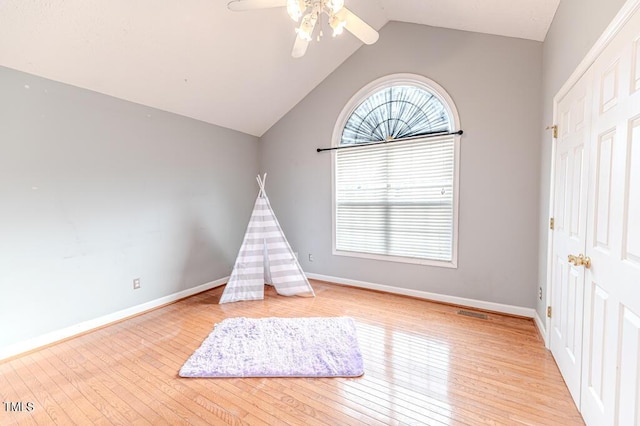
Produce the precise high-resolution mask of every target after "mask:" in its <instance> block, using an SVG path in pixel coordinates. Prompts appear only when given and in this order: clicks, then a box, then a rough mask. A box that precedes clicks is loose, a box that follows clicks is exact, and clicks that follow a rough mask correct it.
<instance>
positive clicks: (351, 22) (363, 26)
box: [336, 7, 380, 44]
mask: <svg viewBox="0 0 640 426" xmlns="http://www.w3.org/2000/svg"><path fill="white" fill-rule="evenodd" d="M336 15H337V16H338V18H340V19H342V20H344V21H345V22H346V25H345V28H346V29H347V31H349V32H350V33H351V34H353V35H354V36H356V37H358V38H359V39H360V40H362V42H363V43H365V44H373V43H375V42H376V41H378V37H380V35H379V34H378V32H377V31H376V30H374V29H373V27H372V26H371V25H369V24H367V23H366V22H364V21H363V20H362V19H360V18H359V17H358V16H357V15H356V14H355V13H353V12H352V11H350V10H349V9H347V8H346V7H343V8H342V9H340V10H339V11H338V13H336Z"/></svg>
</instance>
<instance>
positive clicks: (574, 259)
mask: <svg viewBox="0 0 640 426" xmlns="http://www.w3.org/2000/svg"><path fill="white" fill-rule="evenodd" d="M568 260H569V263H573V264H574V265H575V266H584V267H585V268H587V269H589V268H591V258H590V257H588V256H587V257H585V256H584V254H579V255H578V256H574V255H572V254H570V255H569V256H568Z"/></svg>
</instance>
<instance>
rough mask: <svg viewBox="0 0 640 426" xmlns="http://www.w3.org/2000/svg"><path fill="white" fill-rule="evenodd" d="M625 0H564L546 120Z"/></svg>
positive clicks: (556, 24)
mask: <svg viewBox="0 0 640 426" xmlns="http://www.w3.org/2000/svg"><path fill="white" fill-rule="evenodd" d="M623 4H624V0H562V1H561V2H560V6H559V7H558V10H557V12H556V15H555V17H554V19H553V23H552V24H551V28H550V29H549V32H548V33H547V38H546V39H545V42H544V45H543V68H542V80H543V83H542V93H543V98H542V99H543V104H542V123H541V124H540V127H541V128H544V127H546V126H548V125H550V124H551V123H552V122H553V97H554V96H555V95H556V93H558V91H559V90H560V88H561V87H562V85H563V84H564V83H565V82H566V81H567V79H568V78H569V76H570V75H571V73H573V71H574V70H575V69H576V67H577V66H578V64H579V63H580V61H582V59H583V58H584V56H585V55H586V54H587V52H588V51H589V49H591V47H592V46H593V44H594V43H595V42H596V40H598V38H599V37H600V35H601V34H602V32H603V31H604V30H605V28H606V27H607V25H609V23H610V22H611V20H612V19H613V18H614V16H615V15H616V13H617V12H618V11H619V10H620V8H621V7H622V5H623ZM551 144H552V141H551V134H550V133H549V132H545V133H544V135H543V137H542V139H541V146H540V156H541V157H540V158H541V163H540V223H539V237H538V240H539V247H540V254H539V262H538V279H539V282H540V285H541V286H542V287H543V291H542V294H543V298H542V300H539V301H538V305H537V311H538V314H539V315H540V316H541V318H544V315H546V314H545V311H546V306H547V301H546V291H547V290H546V284H547V283H546V276H547V272H546V271H547V269H546V268H547V242H548V241H547V235H548V221H549V178H550V168H551Z"/></svg>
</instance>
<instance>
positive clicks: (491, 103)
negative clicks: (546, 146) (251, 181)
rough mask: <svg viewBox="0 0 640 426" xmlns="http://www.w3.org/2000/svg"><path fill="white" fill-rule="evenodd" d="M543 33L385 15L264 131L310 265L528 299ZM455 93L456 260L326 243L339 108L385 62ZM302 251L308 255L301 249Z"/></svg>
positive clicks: (263, 148)
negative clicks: (356, 252) (404, 260)
mask: <svg viewBox="0 0 640 426" xmlns="http://www.w3.org/2000/svg"><path fill="white" fill-rule="evenodd" d="M541 64H542V44H541V43H538V42H533V41H525V40H520V39H514V38H506V37H498V36H489V35H483V34H476V33H471V32H464V31H454V30H447V29H441V28H433V27H425V26H419V25H414V24H405V23H398V22H391V23H389V24H387V25H386V26H385V27H384V28H383V29H382V31H381V34H380V40H379V41H378V42H377V43H376V44H375V45H372V46H368V47H363V48H361V49H360V50H358V51H357V52H356V53H355V54H354V55H352V56H351V57H350V58H349V59H347V60H346V61H345V62H344V63H343V64H342V65H341V66H340V67H339V68H338V69H337V70H336V71H335V72H334V73H332V74H331V75H330V76H329V77H328V78H327V79H326V80H324V81H323V82H322V83H321V84H320V85H319V86H318V87H317V88H316V89H315V90H314V91H313V92H311V93H310V94H309V95H308V96H307V97H306V98H305V99H304V100H303V101H301V102H300V103H299V104H298V105H297V106H296V107H295V108H293V110H291V111H290V112H289V113H288V114H287V115H286V116H285V117H284V118H283V119H282V120H280V121H279V122H278V123H277V124H276V125H274V126H273V127H272V128H271V129H270V130H269V131H268V132H267V133H266V134H265V135H263V137H262V138H261V140H260V166H261V169H262V171H264V172H268V174H269V177H268V178H267V184H268V188H269V197H270V199H271V204H272V206H273V208H274V210H275V213H276V215H277V216H278V218H279V220H280V222H281V225H282V227H283V228H284V231H285V233H286V234H287V238H288V239H289V242H290V243H291V245H292V246H293V247H294V250H297V251H299V252H300V259H301V263H302V267H303V269H304V270H305V271H307V272H314V273H319V274H324V275H330V276H336V277H341V278H348V279H355V280H363V281H368V282H373V283H379V284H385V285H389V286H396V287H403V288H407V289H415V290H422V291H428V292H436V293H441V294H447V295H453V296H459V297H468V298H473V299H479V300H484V301H490V302H497V303H505V304H511V305H516V306H523V307H530V308H533V307H534V306H535V300H536V288H537V285H536V277H537V266H538V265H537V262H536V259H537V257H538V247H537V240H538V210H539V206H538V202H539V192H540V189H539V181H540V176H539V173H540V164H539V158H540V153H539V141H540V138H541V131H540V125H539V123H540V120H541V116H540V104H541V102H542V98H541V97H540V93H541V88H542V77H541ZM400 72H410V73H416V74H422V75H424V76H426V77H428V78H430V79H432V80H434V81H436V82H437V83H439V84H440V85H441V86H443V87H444V89H445V90H447V91H448V93H449V94H450V95H451V96H452V98H453V100H454V102H455V103H456V106H457V108H458V112H459V114H460V118H461V125H462V126H461V127H462V129H463V130H464V132H465V134H464V136H463V138H462V148H461V173H460V226H459V235H460V237H459V259H458V269H446V268H438V267H428V266H420V265H411V264H401V263H394V262H384V261H375V260H368V259H359V258H353V257H343V256H334V255H332V253H331V163H330V161H331V155H330V154H328V153H322V154H318V153H316V151H315V149H316V148H318V147H327V146H330V145H331V135H332V132H333V128H334V125H335V123H336V120H337V118H338V115H339V114H340V111H341V110H342V108H343V107H344V105H345V104H346V103H347V101H348V100H349V99H350V98H351V96H353V94H354V93H355V92H357V91H358V90H359V89H360V88H361V87H363V86H365V85H366V84H368V83H369V82H371V81H372V80H375V79H376V78H379V77H381V76H385V75H388V74H392V73H400ZM308 253H312V254H313V255H314V258H315V260H314V262H309V261H308Z"/></svg>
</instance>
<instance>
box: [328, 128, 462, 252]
mask: <svg viewBox="0 0 640 426" xmlns="http://www.w3.org/2000/svg"><path fill="white" fill-rule="evenodd" d="M454 155H455V146H454V137H453V136H445V137H442V138H429V139H413V140H410V141H403V142H394V143H391V144H385V145H377V146H370V147H360V148H355V149H345V150H341V151H338V152H336V175H335V176H336V182H335V186H336V188H335V190H336V193H335V196H336V211H335V215H336V217H335V223H336V233H335V244H336V250H339V251H348V252H357V253H368V254H378V255H386V256H398V257H409V258H417V259H429V260H438V261H451V260H452V256H453V220H454V216H453V215H454V212H453V206H454V198H453V197H454V166H455V164H454V162H455V159H454Z"/></svg>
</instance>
